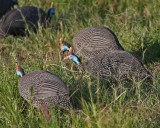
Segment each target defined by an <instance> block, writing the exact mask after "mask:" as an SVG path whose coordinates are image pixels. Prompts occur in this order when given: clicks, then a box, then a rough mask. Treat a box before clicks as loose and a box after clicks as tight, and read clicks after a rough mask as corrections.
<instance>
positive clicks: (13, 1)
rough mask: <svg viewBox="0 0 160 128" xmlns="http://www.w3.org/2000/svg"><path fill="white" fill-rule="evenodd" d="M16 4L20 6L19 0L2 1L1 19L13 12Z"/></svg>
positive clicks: (0, 6) (0, 0) (0, 7)
mask: <svg viewBox="0 0 160 128" xmlns="http://www.w3.org/2000/svg"><path fill="white" fill-rule="evenodd" d="M15 4H18V2H17V0H0V18H2V16H3V15H4V14H5V13H6V12H8V11H9V10H11V9H12V8H13V6H14V5H15Z"/></svg>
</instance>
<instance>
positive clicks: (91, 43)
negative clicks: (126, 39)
mask: <svg viewBox="0 0 160 128" xmlns="http://www.w3.org/2000/svg"><path fill="white" fill-rule="evenodd" d="M111 50H123V47H122V46H121V45H120V43H119V41H118V38H117V37H116V35H115V34H114V33H113V32H112V31H111V30H110V29H109V28H106V27H102V26H94V27H88V28H85V29H82V30H80V31H79V32H78V33H77V34H76V35H75V36H74V38H73V51H74V53H75V54H76V55H78V56H82V57H84V58H86V59H90V58H92V57H94V56H95V55H97V54H100V53H102V52H104V51H111Z"/></svg>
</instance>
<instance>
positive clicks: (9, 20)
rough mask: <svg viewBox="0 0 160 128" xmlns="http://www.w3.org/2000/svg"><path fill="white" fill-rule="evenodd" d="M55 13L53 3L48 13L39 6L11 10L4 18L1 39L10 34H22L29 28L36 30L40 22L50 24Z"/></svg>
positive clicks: (0, 26) (44, 24)
mask: <svg viewBox="0 0 160 128" xmlns="http://www.w3.org/2000/svg"><path fill="white" fill-rule="evenodd" d="M54 14H55V9H54V8H53V4H52V5H51V8H50V9H49V10H48V14H47V15H46V14H45V12H44V11H43V10H42V9H40V8H37V7H32V6H24V7H20V8H17V9H12V10H11V11H9V12H8V13H7V14H6V15H5V16H4V17H3V19H2V23H1V24H0V39H1V38H4V37H6V36H8V35H13V36H15V35H22V36H24V35H25V34H27V33H28V31H27V29H29V30H33V31H34V32H36V29H37V27H38V23H40V24H41V25H43V26H45V27H46V26H48V24H49V22H50V20H51V18H52V15H54Z"/></svg>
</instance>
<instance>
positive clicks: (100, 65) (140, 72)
mask: <svg viewBox="0 0 160 128" xmlns="http://www.w3.org/2000/svg"><path fill="white" fill-rule="evenodd" d="M86 68H87V71H88V72H89V73H90V74H91V75H92V76H94V77H96V75H97V73H98V75H99V76H100V78H101V79H104V80H109V79H110V78H115V79H116V78H117V80H118V79H119V78H120V79H124V78H126V77H132V78H136V79H143V78H145V77H148V76H150V73H149V72H148V71H147V70H146V69H145V68H144V66H143V64H142V63H141V61H140V60H139V59H138V58H137V57H136V56H135V55H133V54H132V53H130V52H126V51H120V50H115V51H109V52H105V53H101V54H99V55H97V56H95V57H94V58H92V59H90V60H89V61H88V62H87V66H86Z"/></svg>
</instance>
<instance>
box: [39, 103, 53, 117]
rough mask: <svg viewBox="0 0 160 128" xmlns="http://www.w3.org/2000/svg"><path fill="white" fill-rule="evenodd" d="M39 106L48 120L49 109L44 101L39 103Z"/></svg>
mask: <svg viewBox="0 0 160 128" xmlns="http://www.w3.org/2000/svg"><path fill="white" fill-rule="evenodd" d="M41 108H42V110H43V112H44V115H45V116H46V118H47V119H48V120H51V116H50V114H49V109H48V107H47V106H46V104H45V103H42V104H41Z"/></svg>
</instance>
